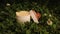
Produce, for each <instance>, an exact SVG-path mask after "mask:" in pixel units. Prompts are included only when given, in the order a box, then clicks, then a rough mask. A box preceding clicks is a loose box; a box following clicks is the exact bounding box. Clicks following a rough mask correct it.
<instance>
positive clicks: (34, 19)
mask: <svg viewBox="0 0 60 34" xmlns="http://www.w3.org/2000/svg"><path fill="white" fill-rule="evenodd" d="M30 16H31V17H32V19H33V21H34V22H35V23H39V22H38V19H37V17H36V12H35V11H34V10H30Z"/></svg>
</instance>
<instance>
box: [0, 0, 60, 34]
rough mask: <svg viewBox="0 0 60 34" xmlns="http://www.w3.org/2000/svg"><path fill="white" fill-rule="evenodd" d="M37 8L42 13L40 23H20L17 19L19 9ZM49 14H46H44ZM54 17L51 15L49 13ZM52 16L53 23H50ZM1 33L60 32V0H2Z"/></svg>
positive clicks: (43, 33)
mask: <svg viewBox="0 0 60 34" xmlns="http://www.w3.org/2000/svg"><path fill="white" fill-rule="evenodd" d="M31 9H33V10H36V11H38V12H40V13H41V15H42V16H41V18H40V19H39V24H36V23H34V22H33V21H32V20H31V22H30V23H27V24H25V25H22V26H21V25H20V24H18V23H17V21H16V18H15V17H16V15H15V13H16V11H17V10H31ZM45 13H46V14H47V16H45V15H44V14H45ZM50 14H51V15H52V17H49V15H50ZM49 18H51V20H52V22H53V24H52V25H48V24H47V23H46V21H47V19H49ZM0 34H60V1H59V0H0Z"/></svg>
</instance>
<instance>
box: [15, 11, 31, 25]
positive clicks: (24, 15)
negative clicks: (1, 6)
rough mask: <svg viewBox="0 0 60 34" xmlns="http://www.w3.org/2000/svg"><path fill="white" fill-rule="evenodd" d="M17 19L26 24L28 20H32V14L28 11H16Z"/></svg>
mask: <svg viewBox="0 0 60 34" xmlns="http://www.w3.org/2000/svg"><path fill="white" fill-rule="evenodd" d="M16 19H17V21H18V22H19V23H21V24H24V23H26V22H30V14H29V12H28V11H19V12H16Z"/></svg>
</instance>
